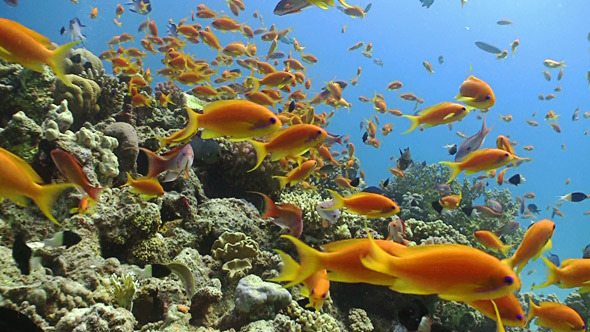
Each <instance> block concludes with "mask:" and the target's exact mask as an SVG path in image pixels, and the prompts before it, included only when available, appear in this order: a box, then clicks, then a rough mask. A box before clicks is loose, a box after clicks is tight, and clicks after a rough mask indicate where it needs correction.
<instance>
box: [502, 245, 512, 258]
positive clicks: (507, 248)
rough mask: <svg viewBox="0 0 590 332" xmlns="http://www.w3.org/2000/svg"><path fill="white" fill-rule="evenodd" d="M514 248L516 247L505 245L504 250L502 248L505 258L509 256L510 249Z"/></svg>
mask: <svg viewBox="0 0 590 332" xmlns="http://www.w3.org/2000/svg"><path fill="white" fill-rule="evenodd" d="M512 247H514V244H505V245H503V246H502V248H500V251H501V252H502V253H503V254H504V256H508V252H509V251H510V249H512Z"/></svg>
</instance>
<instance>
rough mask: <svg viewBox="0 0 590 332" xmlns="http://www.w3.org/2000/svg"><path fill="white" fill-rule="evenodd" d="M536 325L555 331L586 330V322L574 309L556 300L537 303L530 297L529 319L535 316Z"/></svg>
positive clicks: (580, 331) (581, 331) (576, 331)
mask: <svg viewBox="0 0 590 332" xmlns="http://www.w3.org/2000/svg"><path fill="white" fill-rule="evenodd" d="M535 317H537V319H536V320H535V325H537V326H540V327H546V328H548V329H551V330H552V331H555V332H584V331H586V324H584V320H583V319H582V317H580V314H579V313H578V312H576V311H575V310H574V309H572V308H570V307H568V306H566V305H563V304H561V303H555V302H541V303H539V305H536V304H535V303H534V302H533V299H532V298H531V297H529V315H528V319H527V320H528V321H529V322H530V321H531V320H532V319H533V318H535Z"/></svg>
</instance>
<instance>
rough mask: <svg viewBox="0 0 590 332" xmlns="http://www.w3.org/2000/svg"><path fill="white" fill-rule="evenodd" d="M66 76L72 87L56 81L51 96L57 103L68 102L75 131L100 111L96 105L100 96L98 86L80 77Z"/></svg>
mask: <svg viewBox="0 0 590 332" xmlns="http://www.w3.org/2000/svg"><path fill="white" fill-rule="evenodd" d="M66 76H67V77H68V79H70V80H71V81H72V85H71V86H67V85H66V84H65V83H63V82H62V81H61V80H58V81H57V82H56V84H55V91H54V92H53V96H54V98H55V100H56V101H57V102H61V101H62V100H64V99H66V100H67V101H68V109H69V110H70V112H72V114H73V115H74V129H77V128H80V126H81V125H82V124H83V123H84V122H86V121H87V120H88V119H91V118H93V117H94V116H95V115H96V114H97V113H98V112H99V111H100V106H98V105H97V103H96V102H97V100H98V96H99V95H100V86H98V84H96V82H94V81H92V80H89V79H86V78H83V77H80V76H76V75H72V74H69V75H66Z"/></svg>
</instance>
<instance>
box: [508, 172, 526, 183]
mask: <svg viewBox="0 0 590 332" xmlns="http://www.w3.org/2000/svg"><path fill="white" fill-rule="evenodd" d="M524 181H525V178H524V177H523V176H522V175H520V174H514V175H513V176H511V177H510V179H508V182H510V183H511V184H513V185H515V186H518V185H519V184H522V183H523V182H524Z"/></svg>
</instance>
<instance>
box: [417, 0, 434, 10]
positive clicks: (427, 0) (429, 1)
mask: <svg viewBox="0 0 590 332" xmlns="http://www.w3.org/2000/svg"><path fill="white" fill-rule="evenodd" d="M420 2H421V3H422V7H426V8H430V6H432V4H433V3H434V0H420Z"/></svg>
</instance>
